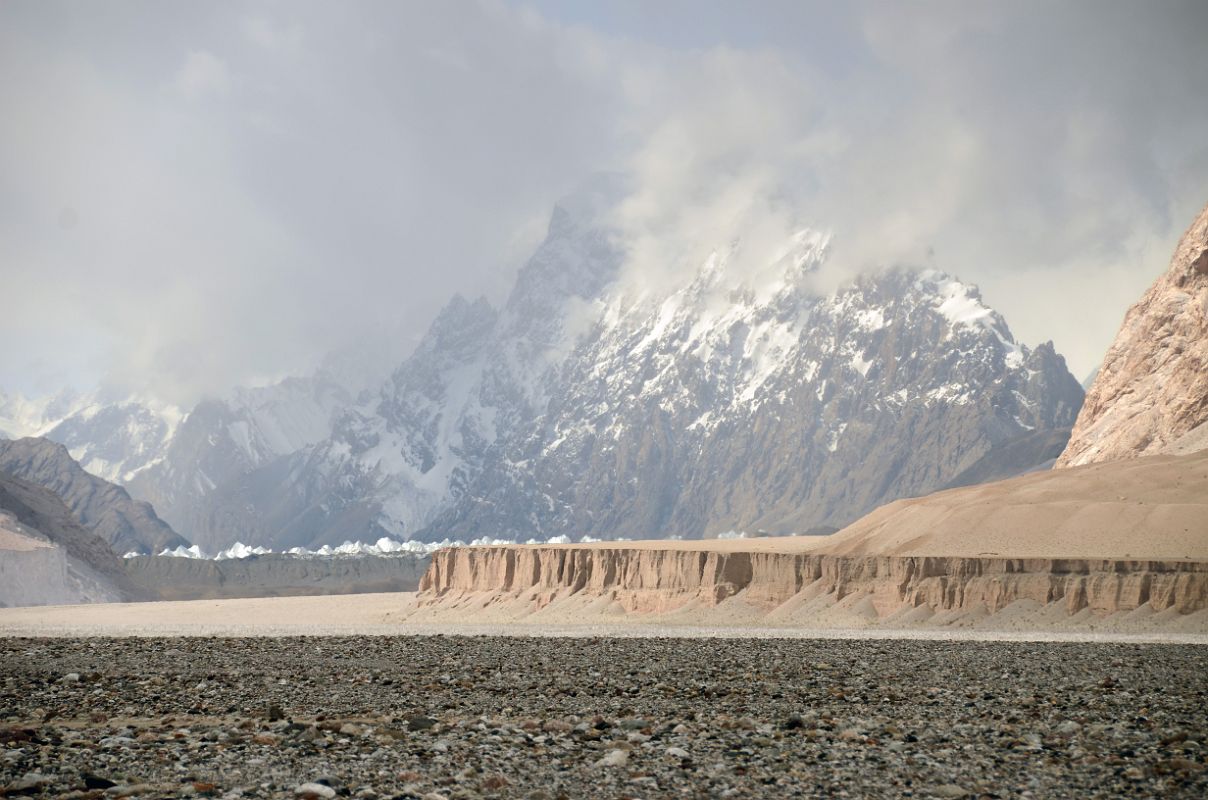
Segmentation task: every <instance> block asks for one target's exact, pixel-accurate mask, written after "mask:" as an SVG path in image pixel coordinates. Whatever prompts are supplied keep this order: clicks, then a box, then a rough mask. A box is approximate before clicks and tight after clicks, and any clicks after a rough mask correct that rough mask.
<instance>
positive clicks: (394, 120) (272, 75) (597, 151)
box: [0, 2, 1208, 402]
mask: <svg viewBox="0 0 1208 800" xmlns="http://www.w3.org/2000/svg"><path fill="white" fill-rule="evenodd" d="M669 7H670V8H671V9H672V11H670V12H667V13H666V14H665V15H658V14H653V13H652V12H648V11H645V10H644V9H643V7H642V6H640V5H639V6H634V8H637V9H638V10H637V11H636V12H634V13H635V14H636V15H637V19H638V22H637V23H635V24H631V25H630V26H629V27H628V28H624V26H621V28H620V29H616V28H614V29H609V30H605V29H604V28H603V27H602V26H601V25H598V24H595V21H593V20H592V19H590V18H589V17H585V18H582V19H567V20H563V21H560V20H557V19H551V18H549V17H548V16H544V17H543V16H542V15H541V14H539V13H538V12H537V11H535V10H533V9H531V8H527V7H526V8H520V9H516V8H512V7H510V6H508V5H505V4H502V3H497V2H495V3H480V4H479V3H475V4H460V3H441V4H431V5H421V6H416V5H411V4H406V5H400V4H381V5H372V4H358V5H356V6H352V7H350V6H344V5H333V4H328V3H309V2H295V3H290V4H281V5H269V6H266V5H264V4H260V3H247V4H236V5H234V6H212V5H205V4H198V5H196V6H175V5H173V6H172V7H170V8H169V7H167V6H159V5H155V4H153V5H151V6H146V7H140V13H139V14H137V15H123V14H114V13H110V10H109V9H105V10H103V11H102V10H90V9H88V8H85V9H80V8H74V7H73V9H72V13H74V14H76V15H77V16H78V15H80V14H83V15H84V18H83V21H82V22H81V24H79V25H77V26H73V27H72V28H71V29H70V30H67V29H65V28H64V27H63V26H61V25H58V24H56V15H57V14H59V13H62V10H61V9H60V7H59V6H57V5H56V4H55V3H53V2H46V3H36V4H20V3H13V4H5V5H0V73H3V74H6V75H18V76H21V79H20V80H13V81H5V82H0V107H3V108H4V109H5V110H6V119H8V120H14V121H16V122H17V123H19V124H9V125H5V126H0V270H2V271H3V273H2V276H0V277H2V278H3V285H4V288H5V289H6V290H7V291H8V292H10V293H12V294H14V295H15V296H20V297H21V298H22V302H21V303H19V304H16V305H17V307H16V308H14V309H10V312H9V313H7V314H6V315H5V316H4V317H3V318H0V336H3V337H4V340H5V342H6V349H5V352H3V353H0V387H7V386H8V385H11V384H12V383H13V382H14V381H18V380H26V379H28V378H29V376H30V375H32V372H33V370H31V368H30V365H31V364H35V365H39V366H37V369H36V371H38V372H39V374H41V375H43V376H52V375H53V376H59V375H61V374H62V373H63V371H64V370H65V369H69V370H73V371H75V372H77V374H80V375H81V376H82V377H81V380H85V379H87V378H90V377H91V375H86V376H85V374H84V373H85V371H84V370H82V369H80V368H79V366H78V362H79V359H78V358H76V357H74V356H73V355H72V353H71V352H70V351H71V349H72V348H71V346H70V344H69V343H67V342H68V340H67V339H65V338H64V337H63V336H56V337H47V336H45V335H43V334H42V332H41V331H42V329H43V328H44V327H45V325H46V319H47V315H48V314H50V315H53V317H54V318H55V319H56V320H58V322H56V323H55V324H56V325H58V326H60V328H70V329H71V330H72V331H73V332H74V334H75V336H76V339H77V340H78V341H87V342H88V350H89V352H90V353H91V352H93V351H94V350H102V351H103V352H98V353H97V354H96V356H95V357H94V358H90V366H91V368H92V369H93V370H95V371H99V372H103V373H105V374H107V375H108V376H109V377H110V379H111V380H114V381H116V382H118V383H120V384H122V385H125V386H128V387H129V388H133V389H139V390H144V391H146V390H153V391H154V392H156V393H159V394H161V395H164V396H166V397H168V398H169V399H173V400H177V401H180V402H187V401H188V400H189V399H190V398H193V397H196V396H197V395H198V394H201V393H203V392H212V391H222V390H225V389H226V388H227V387H229V386H231V385H234V384H237V383H242V382H246V381H248V380H254V379H257V378H262V377H265V376H271V375H275V374H279V373H282V372H288V371H291V370H295V369H302V368H305V367H306V366H307V364H309V363H313V362H314V361H315V360H317V359H318V358H319V357H320V356H321V355H322V353H323V352H325V351H327V350H329V349H331V348H333V347H335V346H338V345H340V344H343V343H344V342H346V341H347V340H349V339H351V338H355V336H356V335H357V333H358V332H359V331H360V330H362V329H364V328H367V327H375V326H376V327H389V328H391V329H399V328H401V330H400V333H399V336H400V339H402V340H413V339H414V337H416V336H418V335H419V334H420V333H421V332H422V330H423V329H424V328H425V327H426V325H427V322H428V321H429V320H430V319H431V317H432V316H433V315H434V313H435V312H436V310H437V309H438V308H439V307H440V306H441V305H442V304H443V303H444V301H445V300H446V299H447V298H448V297H449V296H450V295H451V294H452V293H453V292H454V291H461V292H463V293H466V294H470V295H473V294H476V293H478V292H481V291H487V292H488V293H489V294H491V295H492V296H493V297H494V298H496V299H498V298H499V297H500V296H501V295H502V294H503V293H504V291H506V288H507V287H508V285H509V283H510V280H511V278H512V276H513V274H514V270H515V269H516V267H517V266H518V264H519V263H520V262H521V261H522V260H523V258H524V255H525V254H526V252H527V250H528V248H529V247H530V246H531V245H532V243H533V240H534V238H535V236H536V235H537V234H538V233H539V232H540V231H541V230H542V229H543V227H544V219H545V217H546V215H547V214H548V212H549V209H550V207H551V206H552V204H553V202H554V201H555V200H556V198H558V197H559V196H560V195H561V194H563V193H564V192H566V191H567V190H569V189H571V188H573V187H575V186H576V185H578V184H579V183H580V182H581V181H583V180H584V179H585V178H586V177H587V176H589V175H591V174H592V173H594V172H596V171H623V172H626V173H628V174H629V176H630V178H631V183H632V185H633V186H634V189H635V191H634V194H633V195H632V196H631V197H630V198H629V199H628V200H627V202H626V203H624V204H623V205H622V206H621V207H620V208H619V209H617V216H616V221H617V222H618V224H620V225H621V226H622V228H623V229H624V230H626V231H627V232H628V233H629V234H630V236H631V240H632V243H633V259H632V261H631V264H630V274H631V275H634V276H639V277H640V278H641V279H642V280H649V281H673V280H677V279H678V275H679V273H678V272H677V267H678V266H681V265H683V264H685V263H689V264H692V265H693V266H695V264H696V263H698V261H699V259H700V258H702V257H703V256H704V255H706V254H707V252H708V250H710V249H711V248H713V247H717V246H724V245H725V244H727V242H728V239H729V237H730V236H732V234H733V232H737V231H742V232H743V233H744V234H745V237H746V242H747V246H745V247H744V249H743V254H744V255H745V257H746V258H747V259H748V260H749V261H750V263H751V264H752V265H754V266H758V264H759V262H760V261H761V260H762V259H764V258H765V256H764V255H762V254H764V253H767V252H772V251H774V249H775V247H776V246H778V244H779V240H780V239H782V238H783V237H785V236H787V235H788V233H790V232H791V231H793V230H796V229H797V228H799V227H803V226H815V227H820V228H825V229H831V230H833V231H834V233H835V238H834V257H835V268H836V271H837V272H840V273H842V274H850V273H851V272H854V271H858V270H861V269H867V268H875V267H877V266H881V265H884V264H887V263H897V262H902V261H906V262H918V261H927V262H928V263H931V264H933V265H934V266H937V267H940V268H943V269H946V270H949V271H952V272H955V273H957V274H959V275H961V276H962V277H964V278H966V279H969V280H974V281H977V282H979V283H981V284H982V285H983V288H984V290H985V295H986V298H987V300H988V301H989V302H991V303H992V304H994V305H996V306H997V307H999V308H1000V310H1002V311H1003V312H1004V313H1005V315H1006V317H1007V319H1008V320H1009V321H1010V322H1011V325H1012V327H1013V329H1014V330H1015V332H1016V334H1017V335H1018V336H1019V337H1020V338H1021V339H1023V340H1025V341H1028V342H1033V343H1034V342H1036V341H1038V340H1041V339H1046V338H1054V339H1056V341H1057V345H1058V349H1059V350H1061V351H1062V352H1065V353H1067V354H1069V355H1070V356H1071V360H1072V362H1073V367H1074V369H1075V372H1077V373H1079V374H1081V373H1082V372H1085V371H1086V370H1087V369H1089V367H1090V366H1092V365H1093V363H1094V362H1095V361H1097V359H1098V357H1099V354H1100V353H1101V352H1102V351H1103V349H1104V348H1105V347H1106V345H1107V343H1108V341H1109V340H1110V338H1111V336H1112V334H1113V333H1114V330H1115V326H1116V325H1117V324H1118V322H1119V319H1120V317H1121V316H1122V315H1123V313H1124V309H1125V308H1126V306H1127V305H1128V304H1129V303H1130V302H1131V301H1132V300H1133V299H1135V298H1136V297H1137V296H1139V294H1140V292H1141V291H1142V290H1143V288H1144V286H1145V285H1146V284H1147V283H1149V281H1151V280H1152V279H1153V277H1154V276H1155V275H1156V274H1157V273H1158V272H1160V271H1161V270H1162V269H1163V267H1164V264H1165V262H1166V259H1167V257H1168V255H1169V251H1170V248H1171V247H1172V246H1173V243H1174V240H1175V238H1176V237H1177V236H1178V234H1179V233H1180V232H1181V231H1182V229H1183V227H1184V226H1185V225H1186V224H1187V221H1188V220H1189V219H1190V218H1191V215H1193V214H1194V213H1195V212H1196V211H1197V210H1198V209H1199V207H1200V206H1201V205H1202V204H1203V202H1204V201H1205V200H1206V199H1208V197H1206V196H1205V189H1204V187H1205V186H1208V145H1206V144H1205V143H1206V142H1208V107H1205V106H1204V104H1203V103H1198V102H1195V101H1196V100H1197V99H1198V98H1199V97H1200V96H1201V95H1202V87H1203V86H1204V85H1206V84H1208V54H1205V51H1204V48H1203V47H1202V43H1201V42H1200V41H1199V38H1200V37H1199V32H1200V31H1202V30H1203V29H1204V22H1205V19H1204V16H1205V8H1206V7H1205V6H1203V4H1198V5H1197V4H1196V3H1188V4H1185V5H1180V4H1178V3H1174V2H1172V3H1170V4H1167V5H1165V6H1163V7H1162V9H1156V8H1152V7H1150V6H1148V5H1147V6H1138V5H1131V4H1117V3H1112V2H1093V3H1089V4H1088V3H1069V4H1062V5H1060V6H1052V5H1050V4H1038V5H1032V4H1030V3H1024V2H1021V3H1018V4H1015V3H1013V4H1007V5H1002V6H976V7H970V6H969V5H968V4H963V3H962V4H955V5H948V4H938V5H936V4H923V5H918V4H911V5H909V6H904V5H901V4H897V3H884V4H879V3H872V4H859V5H851V6H836V5H834V4H829V3H824V4H817V5H811V4H808V3H798V2H786V3H783V4H777V3H775V2H769V3H767V4H760V5H758V6H756V7H750V6H748V5H747V4H739V5H734V6H728V5H726V4H725V3H718V4H716V5H714V6H711V7H710V8H709V9H708V11H707V13H706V12H697V11H696V8H697V5H696V4H688V5H687V6H680V7H679V9H680V10H679V12H675V11H674V10H675V8H676V7H675V6H674V5H671V6H669ZM618 8H619V7H618ZM266 9H269V10H271V11H272V12H273V13H272V14H270V13H267V12H266ZM573 11H574V7H571V6H555V7H553V10H552V11H551V12H550V13H562V14H570V13H573ZM583 13H584V14H587V12H586V11H584V12H583ZM617 13H621V12H620V11H618V12H617ZM90 14H92V15H93V17H94V18H93V19H91V20H89V19H88V16H89V15H90ZM274 14H278V15H283V16H281V18H277V17H274V16H273V15H274ZM664 16H668V17H669V19H668V20H667V25H665V26H664V25H663V23H662V22H660V20H663V18H664ZM1038 19H1042V20H1043V22H1044V24H1042V25H1041V24H1037V20H1038ZM134 20H137V21H138V24H134ZM671 23H674V24H671ZM752 31H754V33H752ZM660 37H661V38H660ZM801 42H805V43H807V44H806V45H802V44H799V43H801ZM219 53H221V54H223V55H222V56H221V57H220V56H219V55H217V54H219ZM283 55H288V56H289V57H288V58H284V57H282V56H283ZM164 75H170V76H172V78H171V79H170V83H171V85H172V86H173V87H174V88H176V89H178V90H179V91H177V92H164V91H163V89H164V79H163V76H164ZM207 96H209V97H221V98H222V100H223V102H221V103H207V102H198V100H199V99H201V98H203V97H207ZM68 219H69V220H74V224H73V225H70V226H67V225H63V224H60V223H61V221H62V220H68ZM1070 298H1077V299H1078V301H1079V302H1078V305H1077V313H1071V312H1070V306H1071V302H1070ZM98 343H100V344H98ZM79 350H80V348H78V347H77V348H75V352H78V351H79ZM68 365H69V366H68ZM47 379H49V378H47ZM55 379H58V378H57V377H56V378H55Z"/></svg>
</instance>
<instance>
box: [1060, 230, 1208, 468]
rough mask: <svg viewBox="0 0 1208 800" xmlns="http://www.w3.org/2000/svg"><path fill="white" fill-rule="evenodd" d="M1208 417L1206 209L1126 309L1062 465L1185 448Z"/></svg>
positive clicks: (1207, 232) (1089, 394) (1088, 396)
mask: <svg viewBox="0 0 1208 800" xmlns="http://www.w3.org/2000/svg"><path fill="white" fill-rule="evenodd" d="M1205 422H1208V207H1205V209H1204V210H1203V211H1201V212H1200V215H1199V217H1198V218H1196V220H1195V222H1194V223H1192V225H1191V227H1190V228H1189V229H1188V230H1187V232H1186V233H1185V234H1184V235H1183V238H1182V240H1181V241H1180V242H1179V246H1178V248H1177V249H1176V250H1175V253H1174V257H1173V258H1172V259H1171V263H1170V269H1169V270H1168V271H1167V272H1166V273H1165V274H1164V275H1162V276H1161V277H1160V278H1158V280H1157V281H1156V282H1155V283H1154V284H1153V286H1151V287H1150V288H1149V291H1147V292H1146V293H1145V294H1144V296H1142V298H1141V299H1140V301H1138V302H1137V304H1136V305H1134V306H1133V307H1132V308H1130V309H1129V310H1128V313H1127V314H1126V315H1125V317H1124V324H1123V325H1122V326H1121V328H1120V332H1119V333H1118V334H1117V335H1116V340H1115V342H1113V343H1112V346H1111V349H1109V350H1108V351H1107V356H1106V357H1105V358H1104V360H1103V365H1102V367H1101V368H1100V370H1099V374H1098V376H1097V377H1096V378H1095V382H1094V384H1093V385H1092V386H1091V388H1090V391H1089V392H1088V393H1087V395H1086V403H1085V404H1084V405H1083V406H1082V411H1081V413H1080V414H1079V415H1078V421H1077V423H1076V424H1075V425H1074V432H1073V434H1072V436H1071V437H1070V442H1069V444H1068V445H1067V446H1066V449H1065V452H1064V453H1062V455H1061V458H1060V459H1058V462H1057V466H1059V467H1071V466H1076V465H1078V464H1090V463H1093V462H1096V461H1109V460H1112V459H1119V458H1134V457H1136V456H1142V455H1153V454H1156V453H1167V452H1178V451H1180V450H1181V451H1184V452H1185V451H1186V448H1180V447H1179V445H1180V440H1181V439H1182V438H1183V437H1185V436H1187V435H1188V434H1189V433H1191V432H1192V431H1193V430H1194V429H1196V428H1197V427H1199V426H1202V425H1204V423H1205ZM1200 438H1201V439H1208V437H1204V436H1201V437H1200ZM1203 444H1204V445H1205V446H1208V441H1204V442H1203Z"/></svg>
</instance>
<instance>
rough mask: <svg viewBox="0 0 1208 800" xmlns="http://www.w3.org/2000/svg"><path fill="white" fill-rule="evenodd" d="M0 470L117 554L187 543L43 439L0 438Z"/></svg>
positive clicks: (121, 491)
mask: <svg viewBox="0 0 1208 800" xmlns="http://www.w3.org/2000/svg"><path fill="white" fill-rule="evenodd" d="M0 473H2V474H7V475H10V476H13V477H16V478H19V479H21V480H23V481H27V482H29V483H33V484H36V485H38V486H42V487H44V488H46V489H48V490H49V491H51V492H53V493H54V494H55V495H56V496H57V497H59V498H61V500H62V502H63V503H65V504H66V506H67V508H68V509H69V510H70V512H71V513H72V514H74V515H75V517H76V519H77V520H78V521H79V522H80V523H82V524H83V525H84V527H85V528H87V529H88V530H89V531H91V532H92V533H94V534H96V535H97V536H99V537H100V538H101V539H102V540H104V542H106V543H107V544H108V545H109V546H110V547H112V548H113V549H114V550H116V551H117V552H119V553H128V552H136V553H158V552H160V551H161V550H163V549H164V548H169V549H172V548H176V547H178V546H181V545H183V546H186V547H187V546H188V545H189V543H188V541H186V540H185V539H184V538H183V537H181V536H180V535H179V534H177V533H176V532H175V531H174V530H172V528H171V527H169V526H168V525H167V523H165V522H164V521H163V520H161V519H160V518H159V517H158V516H156V514H155V510H154V509H153V508H152V507H151V506H150V505H149V504H147V503H144V502H139V501H136V500H133V499H132V498H131V497H130V494H129V493H128V492H127V491H126V490H125V489H123V488H122V487H120V486H116V485H114V484H112V483H109V482H108V481H106V480H103V479H101V478H98V477H96V476H95V475H92V474H90V473H88V472H86V471H85V470H84V469H83V468H82V467H81V466H80V465H79V463H77V462H76V461H75V459H73V458H72V457H71V454H70V453H68V451H67V448H66V447H65V446H63V445H61V444H56V443H55V442H52V441H50V440H48V439H42V438H26V439H17V440H15V441H8V440H0Z"/></svg>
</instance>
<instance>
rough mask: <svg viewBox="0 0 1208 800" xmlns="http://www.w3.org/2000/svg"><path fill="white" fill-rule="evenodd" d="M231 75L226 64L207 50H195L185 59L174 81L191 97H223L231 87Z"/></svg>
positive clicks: (178, 87) (179, 88)
mask: <svg viewBox="0 0 1208 800" xmlns="http://www.w3.org/2000/svg"><path fill="white" fill-rule="evenodd" d="M230 82H231V75H230V70H229V69H228V68H227V65H226V62H225V61H223V60H222V59H221V58H219V57H218V56H216V55H214V54H213V53H210V52H207V51H205V50H194V51H193V52H191V53H189V54H188V55H187V56H186V57H185V63H184V64H182V65H181V67H180V69H179V70H178V71H177V73H176V78H175V80H174V81H173V83H174V84H175V86H176V88H177V89H178V90H180V91H181V92H182V93H183V94H185V95H187V96H189V97H200V96H202V95H206V94H218V95H223V94H226V93H227V89H228V88H229V87H230Z"/></svg>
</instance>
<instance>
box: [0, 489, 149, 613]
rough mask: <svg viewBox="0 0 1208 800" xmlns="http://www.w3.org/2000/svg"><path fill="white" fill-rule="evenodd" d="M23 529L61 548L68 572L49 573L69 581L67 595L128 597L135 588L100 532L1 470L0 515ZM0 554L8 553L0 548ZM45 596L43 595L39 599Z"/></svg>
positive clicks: (41, 491) (84, 598) (45, 492)
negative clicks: (98, 533) (86, 526)
mask: <svg viewBox="0 0 1208 800" xmlns="http://www.w3.org/2000/svg"><path fill="white" fill-rule="evenodd" d="M4 517H7V519H8V520H9V524H12V523H13V522H15V523H16V525H17V526H19V527H20V532H21V533H22V534H25V535H28V536H30V537H32V538H35V539H39V540H42V541H45V542H48V543H50V544H52V545H54V546H56V547H57V548H61V549H62V550H63V551H64V554H65V556H66V560H67V572H68V574H65V575H59V576H50V575H48V577H50V578H57V579H62V580H63V581H64V582H65V583H69V584H71V586H70V587H65V588H70V591H71V594H72V595H73V596H72V597H71V598H70V600H71V601H73V602H85V601H88V600H98V599H99V600H119V599H123V600H125V599H133V598H134V597H136V596H138V594H139V592H138V591H137V590H136V589H135V587H134V584H133V583H132V582H131V581H130V580H129V579H128V578H127V577H126V574H125V570H124V569H123V568H122V562H121V559H119V558H118V557H117V555H116V554H114V552H113V550H112V549H110V547H109V545H107V544H106V543H105V542H104V541H103V540H102V539H101V538H100V537H99V536H97V535H96V534H94V533H91V532H89V531H88V530H86V529H85V528H84V527H83V526H82V525H80V523H79V522H78V521H77V520H76V518H75V517H74V516H73V515H72V513H71V511H70V510H69V509H68V508H67V506H66V505H64V504H63V501H62V500H60V499H59V497H58V496H57V495H55V494H54V493H53V492H51V491H49V490H48V489H46V488H44V487H42V486H38V485H35V484H33V483H30V482H28V481H24V480H21V479H19V478H15V477H13V476H11V475H7V474H4V473H0V518H4ZM0 555H8V554H6V553H4V551H0ZM43 602H44V601H43Z"/></svg>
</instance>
